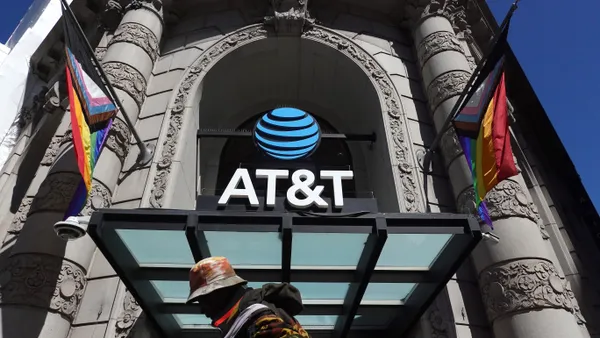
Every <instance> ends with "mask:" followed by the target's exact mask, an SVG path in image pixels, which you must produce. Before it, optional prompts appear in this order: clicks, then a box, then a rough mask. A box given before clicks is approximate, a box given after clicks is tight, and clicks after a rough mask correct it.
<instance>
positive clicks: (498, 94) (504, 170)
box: [453, 25, 518, 228]
mask: <svg viewBox="0 0 600 338" xmlns="http://www.w3.org/2000/svg"><path fill="white" fill-rule="evenodd" d="M507 31H508V25H507V26H506V28H505V29H504V31H502V32H501V34H502V36H500V38H499V40H498V43H497V44H496V45H495V46H494V49H493V51H492V53H490V57H489V58H488V59H487V61H486V63H485V65H484V67H483V68H482V71H481V72H480V73H479V74H478V78H477V80H476V81H475V82H474V86H473V87H472V89H471V91H470V93H469V94H468V96H467V100H466V104H465V105H464V106H463V107H462V108H461V110H460V112H459V114H458V115H457V116H456V118H455V119H454V121H453V124H454V128H455V129H456V133H457V134H458V138H459V140H460V144H461V146H462V148H463V151H464V153H465V158H466V160H467V163H468V164H469V168H470V169H471V175H472V177H473V187H474V189H475V203H476V205H477V210H478V213H479V216H480V217H481V219H482V220H483V221H484V222H485V223H486V224H488V225H489V226H490V227H492V228H493V226H492V220H491V218H490V215H489V212H488V209H487V206H486V204H485V202H484V199H485V196H486V194H487V193H488V192H489V191H490V190H492V189H493V188H494V187H495V186H496V185H497V184H498V183H500V182H502V181H503V180H505V179H507V178H509V177H512V176H515V175H517V174H518V170H517V167H516V165H515V162H514V158H513V152H512V148H511V144H510V132H509V129H508V128H509V123H508V101H507V98H506V83H505V75H504V69H503V68H504V51H505V48H506V47H507V45H508V44H507V40H506V37H507Z"/></svg>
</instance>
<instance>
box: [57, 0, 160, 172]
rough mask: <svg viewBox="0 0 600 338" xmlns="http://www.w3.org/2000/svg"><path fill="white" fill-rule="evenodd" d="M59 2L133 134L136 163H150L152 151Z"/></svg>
mask: <svg viewBox="0 0 600 338" xmlns="http://www.w3.org/2000/svg"><path fill="white" fill-rule="evenodd" d="M60 1H61V3H62V5H63V7H64V8H65V10H66V11H67V13H68V14H69V15H70V16H71V18H72V19H73V21H74V22H75V24H76V25H77V29H79V32H80V33H81V35H82V36H83V40H84V42H85V45H86V47H87V49H88V52H89V54H90V56H91V58H92V62H93V63H94V65H95V66H96V69H97V70H98V73H99V74H100V77H101V78H102V81H104V84H105V85H106V87H107V88H108V92H109V94H110V96H111V97H112V100H113V102H114V103H115V105H116V106H117V107H118V108H119V110H120V111H121V115H123V119H124V120H125V123H127V125H128V126H129V129H130V130H131V133H132V134H133V138H134V139H135V142H136V143H137V145H138V148H140V154H139V155H138V158H137V163H138V164H140V165H145V164H148V163H150V161H151V160H152V156H153V155H154V150H153V149H151V148H150V147H149V146H147V145H146V144H145V143H144V142H142V139H141V138H140V135H139V134H138V132H137V131H136V130H135V126H134V125H133V123H132V122H131V119H129V116H128V115H127V113H126V112H125V109H123V104H122V103H121V101H120V100H119V97H118V96H117V93H116V92H115V89H114V88H113V86H112V84H111V83H110V81H109V80H108V78H107V77H106V73H105V72H104V69H103V68H102V65H101V64H100V62H99V61H98V59H97V58H96V53H94V48H92V46H91V45H90V42H89V41H88V39H87V37H86V36H85V33H84V32H83V29H82V28H81V25H79V21H77V18H76V17H75V14H74V13H73V11H72V10H71V7H70V6H69V4H68V3H67V1H66V0H60ZM63 20H64V19H63Z"/></svg>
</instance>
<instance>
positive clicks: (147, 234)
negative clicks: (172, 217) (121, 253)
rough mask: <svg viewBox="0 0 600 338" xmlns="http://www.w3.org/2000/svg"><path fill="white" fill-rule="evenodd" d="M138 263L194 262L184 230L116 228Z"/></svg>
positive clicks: (190, 263) (191, 263) (187, 263)
mask: <svg viewBox="0 0 600 338" xmlns="http://www.w3.org/2000/svg"><path fill="white" fill-rule="evenodd" d="M116 232H117V235H118V236H119V237H121V240H122V241H123V243H125V246H127V249H129V251H130V252H131V254H132V255H133V257H134V258H135V259H136V261H137V262H138V264H186V265H189V266H190V267H191V266H192V265H193V264H194V257H193V256H192V251H191V250H190V246H189V244H188V242H187V239H186V237H185V232H184V231H173V230H133V229H117V230H116Z"/></svg>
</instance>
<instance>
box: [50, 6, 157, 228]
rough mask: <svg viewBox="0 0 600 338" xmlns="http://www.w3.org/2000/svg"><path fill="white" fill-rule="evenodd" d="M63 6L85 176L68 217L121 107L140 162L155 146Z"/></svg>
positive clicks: (85, 191)
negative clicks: (127, 110) (147, 141)
mask: <svg viewBox="0 0 600 338" xmlns="http://www.w3.org/2000/svg"><path fill="white" fill-rule="evenodd" d="M61 5H62V14H63V15H62V22H63V28H64V37H65V55H66V62H65V64H66V79H67V91H68V95H69V104H70V115H71V129H72V132H73V145H74V148H75V155H76V159H77V166H78V167H79V172H80V173H81V177H82V182H81V184H80V185H79V186H78V188H77V190H76V192H75V195H74V196H73V198H72V200H71V202H70V205H69V207H68V209H67V211H66V212H65V216H64V217H65V219H66V218H68V217H70V216H77V215H78V214H79V213H80V212H81V210H82V209H83V207H84V206H85V203H86V201H87V199H88V198H89V195H90V193H91V189H92V175H93V171H94V167H95V166H96V162H97V161H98V158H99V156H100V153H101V151H102V148H103V146H104V143H105V141H106V138H107V136H108V132H109V130H110V128H111V127H112V123H113V120H114V118H115V117H116V115H117V111H118V110H120V111H121V112H122V114H121V116H122V118H123V119H124V120H125V122H126V123H127V125H128V126H129V129H130V130H131V132H132V134H133V136H134V138H135V140H136V142H137V145H138V147H139V148H140V156H139V157H138V163H139V164H146V163H148V162H149V161H150V160H151V159H152V154H153V149H151V148H150V147H149V146H148V145H146V144H144V143H143V142H142V140H141V138H140V137H139V134H138V133H137V132H136V130H135V129H134V126H133V124H132V122H131V120H130V119H129V117H128V116H127V114H125V113H124V109H123V107H122V105H121V102H120V101H119V100H118V97H117V95H116V93H115V90H114V88H113V87H112V85H111V83H110V81H109V80H108V78H107V77H106V74H105V73H104V70H103V69H102V66H101V65H100V62H99V61H98V59H97V58H96V56H95V53H94V50H93V49H92V47H91V45H90V43H89V41H88V40H87V38H86V36H85V34H84V33H83V30H82V29H81V26H80V25H79V22H78V21H77V19H76V18H75V15H74V14H73V12H72V11H71V8H70V7H69V4H68V3H67V2H66V0H61Z"/></svg>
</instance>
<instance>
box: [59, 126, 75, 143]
mask: <svg viewBox="0 0 600 338" xmlns="http://www.w3.org/2000/svg"><path fill="white" fill-rule="evenodd" d="M70 142H73V131H72V130H71V129H69V130H67V131H66V132H65V135H63V137H62V138H61V139H60V145H61V146H62V145H63V144H65V143H70Z"/></svg>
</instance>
